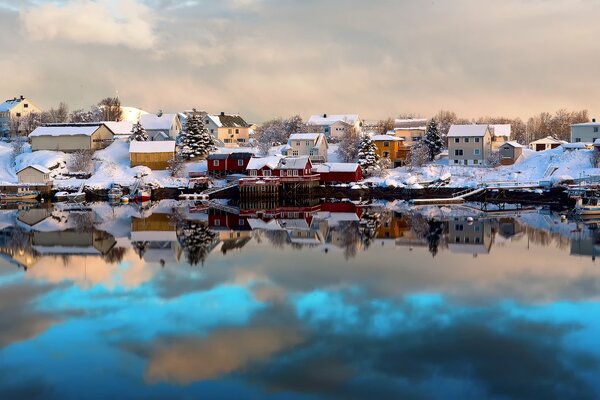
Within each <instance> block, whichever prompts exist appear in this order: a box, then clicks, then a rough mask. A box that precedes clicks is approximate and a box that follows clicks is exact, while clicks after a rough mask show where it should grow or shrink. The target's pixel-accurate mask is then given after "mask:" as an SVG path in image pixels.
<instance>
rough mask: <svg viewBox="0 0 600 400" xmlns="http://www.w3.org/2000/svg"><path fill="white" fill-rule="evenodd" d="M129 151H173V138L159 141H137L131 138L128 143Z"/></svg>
mask: <svg viewBox="0 0 600 400" xmlns="http://www.w3.org/2000/svg"><path fill="white" fill-rule="evenodd" d="M129 152H130V153H173V152H175V141H174V140H163V141H159V142H138V141H136V140H132V141H131V143H129Z"/></svg>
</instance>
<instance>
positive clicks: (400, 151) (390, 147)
mask: <svg viewBox="0 0 600 400" xmlns="http://www.w3.org/2000/svg"><path fill="white" fill-rule="evenodd" d="M371 140H372V141H373V143H374V144H375V147H376V148H377V151H376V152H377V155H378V156H379V158H383V157H387V158H389V159H390V161H391V162H392V165H393V166H394V168H395V167H400V166H402V165H404V163H405V162H406V158H407V156H408V152H407V151H406V150H405V146H404V139H402V138H400V137H397V136H395V135H374V136H371Z"/></svg>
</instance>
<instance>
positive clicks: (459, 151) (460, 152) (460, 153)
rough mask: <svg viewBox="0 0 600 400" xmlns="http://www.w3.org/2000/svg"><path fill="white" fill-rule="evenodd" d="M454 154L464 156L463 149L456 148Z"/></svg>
mask: <svg viewBox="0 0 600 400" xmlns="http://www.w3.org/2000/svg"><path fill="white" fill-rule="evenodd" d="M454 155H455V156H462V155H463V150H462V149H456V150H454Z"/></svg>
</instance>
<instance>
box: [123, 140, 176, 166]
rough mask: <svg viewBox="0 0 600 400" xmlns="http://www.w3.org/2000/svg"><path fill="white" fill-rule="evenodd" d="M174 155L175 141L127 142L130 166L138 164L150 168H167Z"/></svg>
mask: <svg viewBox="0 0 600 400" xmlns="http://www.w3.org/2000/svg"><path fill="white" fill-rule="evenodd" d="M173 157H175V141H173V140H168V141H164V142H138V141H135V140H134V141H132V142H130V143H129V161H130V165H131V167H137V166H138V165H143V166H146V167H148V168H150V169H167V168H168V167H169V162H170V161H171V160H172V159H173Z"/></svg>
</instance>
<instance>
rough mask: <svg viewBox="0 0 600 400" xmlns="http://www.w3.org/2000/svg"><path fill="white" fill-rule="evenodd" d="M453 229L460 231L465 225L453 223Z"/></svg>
mask: <svg viewBox="0 0 600 400" xmlns="http://www.w3.org/2000/svg"><path fill="white" fill-rule="evenodd" d="M454 229H455V230H457V231H462V230H464V229H465V227H464V226H463V225H462V224H456V225H454Z"/></svg>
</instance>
